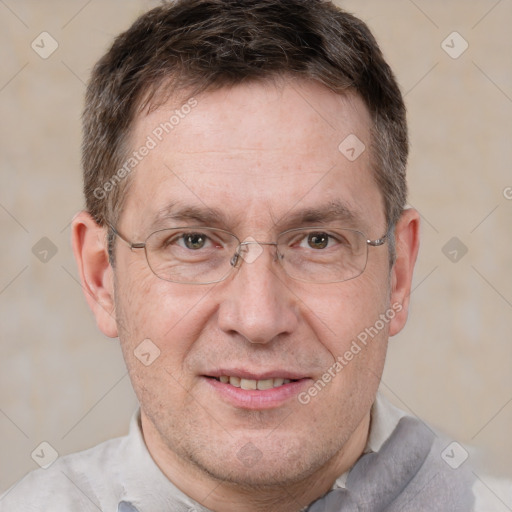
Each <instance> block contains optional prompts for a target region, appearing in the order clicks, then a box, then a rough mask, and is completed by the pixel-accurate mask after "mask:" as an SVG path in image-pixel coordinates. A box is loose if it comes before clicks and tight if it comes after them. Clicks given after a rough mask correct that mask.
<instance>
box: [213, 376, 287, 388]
mask: <svg viewBox="0 0 512 512" xmlns="http://www.w3.org/2000/svg"><path fill="white" fill-rule="evenodd" d="M219 380H220V381H221V382H224V383H225V384H227V383H229V384H231V385H232V386H235V387H237V388H242V389H270V388H277V387H279V386H282V385H283V384H289V383H290V382H291V380H290V379H281V378H276V379H262V380H255V379H241V378H240V377H229V376H227V375H221V376H220V377H219Z"/></svg>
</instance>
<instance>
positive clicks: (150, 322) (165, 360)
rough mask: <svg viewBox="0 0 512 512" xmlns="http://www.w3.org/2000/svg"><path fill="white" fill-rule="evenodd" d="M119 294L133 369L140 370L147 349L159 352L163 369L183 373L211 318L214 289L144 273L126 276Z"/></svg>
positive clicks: (126, 349)
mask: <svg viewBox="0 0 512 512" xmlns="http://www.w3.org/2000/svg"><path fill="white" fill-rule="evenodd" d="M115 290H116V294H115V296H116V311H117V319H118V326H119V338H120V340H121V345H122V348H123V353H124V356H125V359H126V362H127V365H128V366H129V368H130V367H133V366H135V367H137V366H138V364H139V361H135V363H134V359H135V358H136V355H137V352H140V350H142V349H144V347H145V345H147V346H148V347H149V348H150V349H152V351H153V352H154V353H156V354H158V352H159V354H158V364H159V365H160V366H165V368H167V369H168V370H169V371H170V372H172V373H174V372H176V371H178V370H179V371H181V368H180V367H181V365H182V362H183V360H184V358H185V357H186V354H187V353H188V351H189V350H190V347H191V346H192V344H193V343H194V341H195V340H196V339H197V337H198V336H199V334H200V332H201V330H202V329H203V327H204V323H205V322H206V321H207V319H208V317H209V313H208V312H207V311H206V308H207V307H208V301H207V300H206V298H207V296H208V295H209V294H210V292H211V286H210V287H193V288H191V287H190V286H183V285H178V284H174V283H170V282H166V281H163V280H161V279H158V278H157V277H155V276H154V274H153V273H151V272H150V271H149V272H147V271H142V272H126V274H124V275H123V277H122V278H119V279H117V280H116V288H115ZM147 340H150V341H147ZM153 345H154V347H153ZM139 346H140V348H139ZM155 347H156V348H155ZM150 352H151V350H150ZM144 353H147V351H146V352H144ZM155 363H156V361H155Z"/></svg>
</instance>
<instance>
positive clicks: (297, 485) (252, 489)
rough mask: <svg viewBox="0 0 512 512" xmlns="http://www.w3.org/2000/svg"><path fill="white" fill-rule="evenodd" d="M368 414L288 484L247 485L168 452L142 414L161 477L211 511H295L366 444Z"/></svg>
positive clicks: (322, 491)
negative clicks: (321, 462)
mask: <svg viewBox="0 0 512 512" xmlns="http://www.w3.org/2000/svg"><path fill="white" fill-rule="evenodd" d="M369 427H370V413H368V414H367V415H365V417H364V418H363V420H362V421H361V422H360V424H359V425H358V426H357V428H356V429H355V431H354V432H353V434H352V436H351V437H350V438H349V440H348V441H347V442H346V443H345V444H344V445H343V447H342V448H341V449H340V450H339V451H338V452H336V453H335V454H334V455H333V456H332V457H331V459H329V460H327V461H326V462H325V464H324V465H322V467H320V468H319V469H317V470H316V471H314V472H313V473H311V474H309V475H308V476H306V477H304V478H301V479H300V480H296V481H293V482H290V483H281V482H279V483H276V484H273V485H264V486H262V485H260V486H257V487H256V486H250V485H244V484H243V482H240V483H238V484H233V483H228V482H225V481H221V480H219V479H216V478H215V477H214V476H212V475H210V474H209V473H208V472H207V471H206V470H205V469H204V468H201V467H199V466H197V465H195V464H194V463H192V462H191V461H190V460H188V459H185V458H183V457H181V456H180V455H178V454H176V453H175V452H174V451H171V450H170V449H169V448H168V447H167V446H166V445H165V444H164V443H163V441H162V439H161V437H160V436H159V434H158V432H157V431H156V429H155V428H154V426H153V425H152V423H151V422H150V421H149V420H148V419H147V418H146V417H145V415H144V414H142V428H143V433H144V439H145V441H146V444H147V446H148V450H149V452H150V454H151V456H152V457H153V459H154V460H155V462H156V464H157V465H158V466H159V467H160V469H161V471H162V472H163V473H164V474H165V476H166V477H167V478H168V479H169V480H170V481H171V482H172V483H173V484H174V485H175V486H176V487H177V488H178V489H179V490H181V491H182V492H183V493H184V494H186V495H187V496H189V497H190V498H192V499H193V500H195V501H196V502H198V503H200V504H201V505H202V506H204V507H206V508H208V509H210V510H212V511H215V512H239V511H240V510H244V511H246V512H268V510H272V511H274V512H298V511H300V510H302V509H304V508H305V507H307V506H308V505H310V504H311V503H312V502H313V501H315V500H316V499H318V498H320V497H321V496H323V495H324V494H325V493H327V492H328V491H329V490H330V489H331V488H332V486H333V484H334V482H335V481H336V479H337V478H338V477H339V476H341V475H342V474H343V473H345V472H346V471H348V470H349V469H350V468H351V467H352V466H353V465H354V464H355V463H356V461H357V460H358V459H359V457H360V456H361V454H362V453H363V450H364V448H365V446H366V442H367V439H368V432H369Z"/></svg>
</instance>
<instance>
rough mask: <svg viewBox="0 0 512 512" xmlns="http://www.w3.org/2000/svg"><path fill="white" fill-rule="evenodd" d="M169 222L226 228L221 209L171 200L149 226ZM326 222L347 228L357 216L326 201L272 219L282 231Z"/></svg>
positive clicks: (356, 221)
mask: <svg viewBox="0 0 512 512" xmlns="http://www.w3.org/2000/svg"><path fill="white" fill-rule="evenodd" d="M169 221H173V222H191V221H193V222H195V223H197V224H198V225H202V226H212V227H223V228H224V229H226V228H227V227H228V226H229V222H228V220H227V218H226V216H225V215H224V214H223V212H222V211H220V210H218V209H216V208H210V207H207V206H192V205H185V204H180V203H179V202H175V203H172V204H170V205H167V206H166V207H164V208H162V209H161V210H159V211H158V212H157V214H156V215H155V217H154V219H153V221H152V222H151V224H150V226H149V228H150V229H158V228H159V227H165V225H166V223H167V222H169ZM329 222H341V223H344V224H347V227H352V226H358V225H360V224H361V219H360V216H359V215H358V214H357V213H356V212H355V211H354V210H353V209H351V208H350V207H349V206H348V205H347V204H346V203H344V202H342V201H341V200H334V201H330V202H329V203H327V204H325V205H322V206H318V207H309V208H303V209H300V210H297V211H295V212H291V213H287V214H285V215H283V216H282V217H281V218H280V219H278V220H274V225H275V226H276V227H277V228H278V229H282V230H283V231H284V230H286V229H289V228H293V227H300V226H306V225H308V224H309V225H312V224H325V223H329Z"/></svg>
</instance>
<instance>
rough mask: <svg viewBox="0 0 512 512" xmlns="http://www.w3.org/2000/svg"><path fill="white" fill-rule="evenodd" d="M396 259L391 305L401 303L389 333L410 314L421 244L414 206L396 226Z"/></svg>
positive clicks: (398, 328)
mask: <svg viewBox="0 0 512 512" xmlns="http://www.w3.org/2000/svg"><path fill="white" fill-rule="evenodd" d="M395 245H396V260H395V264H394V265H393V268H392V270H391V305H392V306H393V305H394V304H397V305H398V304H401V309H399V308H398V307H397V308H396V309H395V308H394V309H395V311H396V315H395V317H394V318H393V320H391V322H390V326H389V335H390V336H394V335H395V334H397V333H399V332H400V331H401V330H402V329H403V327H404V325H405V323H406V322H407V316H408V314H409V297H410V295H411V284H412V274H413V270H414V265H415V263H416V257H417V256H418V249H419V245H420V216H419V214H418V212H417V211H416V210H414V209H413V208H408V209H407V210H404V211H403V213H402V215H401V217H400V219H399V220H398V222H397V224H396V227H395Z"/></svg>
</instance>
